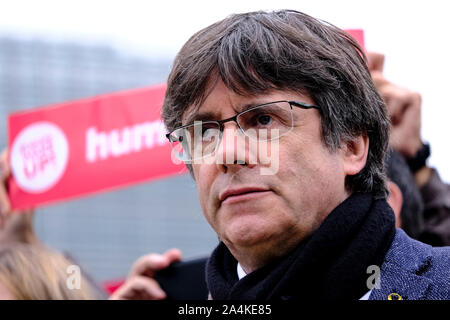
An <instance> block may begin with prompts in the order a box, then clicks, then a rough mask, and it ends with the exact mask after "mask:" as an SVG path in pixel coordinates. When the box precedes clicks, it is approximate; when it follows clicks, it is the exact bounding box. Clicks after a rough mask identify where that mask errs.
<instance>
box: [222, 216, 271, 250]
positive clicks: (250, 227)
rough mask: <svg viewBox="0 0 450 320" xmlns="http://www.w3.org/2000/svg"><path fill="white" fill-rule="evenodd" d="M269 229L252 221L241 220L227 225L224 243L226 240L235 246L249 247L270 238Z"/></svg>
mask: <svg viewBox="0 0 450 320" xmlns="http://www.w3.org/2000/svg"><path fill="white" fill-rule="evenodd" d="M272 230H273V229H272ZM269 231H270V228H268V227H267V226H265V227H263V226H260V225H258V224H257V223H255V222H254V221H253V222H252V221H248V222H245V221H241V222H240V223H236V224H235V225H233V224H230V225H228V226H227V228H226V230H225V236H224V237H223V239H224V240H225V243H227V242H228V243H230V244H231V245H232V246H233V247H236V248H238V247H239V248H244V247H247V248H251V247H255V246H259V245H261V244H263V243H266V242H267V241H268V239H269V238H271V234H270V233H269Z"/></svg>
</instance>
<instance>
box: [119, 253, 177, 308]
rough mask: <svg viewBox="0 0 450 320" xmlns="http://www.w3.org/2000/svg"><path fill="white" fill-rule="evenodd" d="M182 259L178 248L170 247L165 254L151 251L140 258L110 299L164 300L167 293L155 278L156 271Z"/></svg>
mask: <svg viewBox="0 0 450 320" xmlns="http://www.w3.org/2000/svg"><path fill="white" fill-rule="evenodd" d="M180 260H181V252H180V250H178V249H170V250H168V251H166V252H165V253H164V254H156V253H151V254H148V255H145V256H143V257H141V258H139V259H138V260H137V261H136V262H135V263H134V265H133V267H132V268H131V272H130V274H129V276H128V278H127V280H126V281H125V283H124V284H123V285H122V286H120V287H119V288H118V289H117V290H116V291H115V292H114V293H113V294H112V295H111V297H110V300H142V299H146V300H162V299H165V298H166V293H165V292H164V291H163V290H162V289H161V287H160V285H159V284H158V282H157V281H156V280H155V279H153V276H154V275H155V272H156V271H158V270H162V269H165V268H167V267H169V266H170V265H171V264H172V263H174V262H176V261H180Z"/></svg>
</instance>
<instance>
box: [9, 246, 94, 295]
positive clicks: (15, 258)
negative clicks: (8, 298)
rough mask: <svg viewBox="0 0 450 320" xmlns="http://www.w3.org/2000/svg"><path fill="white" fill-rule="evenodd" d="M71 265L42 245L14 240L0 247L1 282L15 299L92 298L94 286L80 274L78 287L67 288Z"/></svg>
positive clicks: (57, 253) (58, 254)
mask: <svg viewBox="0 0 450 320" xmlns="http://www.w3.org/2000/svg"><path fill="white" fill-rule="evenodd" d="M70 265H73V263H71V262H70V261H69V260H68V259H66V258H65V257H64V256H63V255H62V254H61V253H59V252H56V251H54V250H51V249H48V248H46V247H44V246H41V245H29V244H15V245H13V246H8V247H5V248H0V283H1V284H3V285H4V286H5V287H6V289H7V290H8V291H9V292H10V293H11V294H12V296H14V298H16V299H18V300H73V299H75V300H85V299H95V298H96V297H95V289H94V288H93V287H92V285H91V284H90V283H89V281H87V280H86V278H85V277H84V276H82V275H80V276H81V282H80V283H81V286H80V288H79V289H76V288H73V289H70V288H69V286H68V284H67V279H68V278H69V276H70V274H68V267H69V266H70Z"/></svg>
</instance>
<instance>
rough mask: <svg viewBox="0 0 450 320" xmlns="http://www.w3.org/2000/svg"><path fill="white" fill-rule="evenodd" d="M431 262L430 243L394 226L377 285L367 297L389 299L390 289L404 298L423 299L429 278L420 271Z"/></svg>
mask: <svg viewBox="0 0 450 320" xmlns="http://www.w3.org/2000/svg"><path fill="white" fill-rule="evenodd" d="M430 263H431V246H429V245H426V244H424V243H421V242H419V241H416V240H413V239H411V238H410V237H408V236H407V235H406V233H405V232H404V231H403V230H401V229H397V232H396V234H395V238H394V240H393V242H392V245H391V248H390V249H389V250H388V252H387V254H386V258H385V260H384V263H383V265H382V267H381V274H380V289H375V288H374V289H373V290H372V293H371V295H370V297H369V300H388V297H389V295H390V294H391V293H397V294H398V295H400V296H401V297H402V299H403V300H421V299H426V295H427V292H428V290H429V288H430V286H431V285H432V281H431V280H430V279H429V278H426V277H424V276H422V275H423V274H424V272H425V271H426V270H427V269H428V267H429V266H430Z"/></svg>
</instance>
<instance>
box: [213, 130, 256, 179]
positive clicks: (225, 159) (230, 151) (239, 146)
mask: <svg viewBox="0 0 450 320" xmlns="http://www.w3.org/2000/svg"><path fill="white" fill-rule="evenodd" d="M246 140H247V139H246V136H245V135H244V134H243V133H242V131H241V130H240V129H239V127H238V125H237V124H236V123H229V124H227V126H226V127H225V128H224V130H223V133H222V139H221V141H220V143H219V146H218V148H217V152H216V163H217V166H218V167H219V168H220V170H223V171H226V170H228V169H230V168H232V167H236V166H246V165H249V148H248V143H247V141H246Z"/></svg>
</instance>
